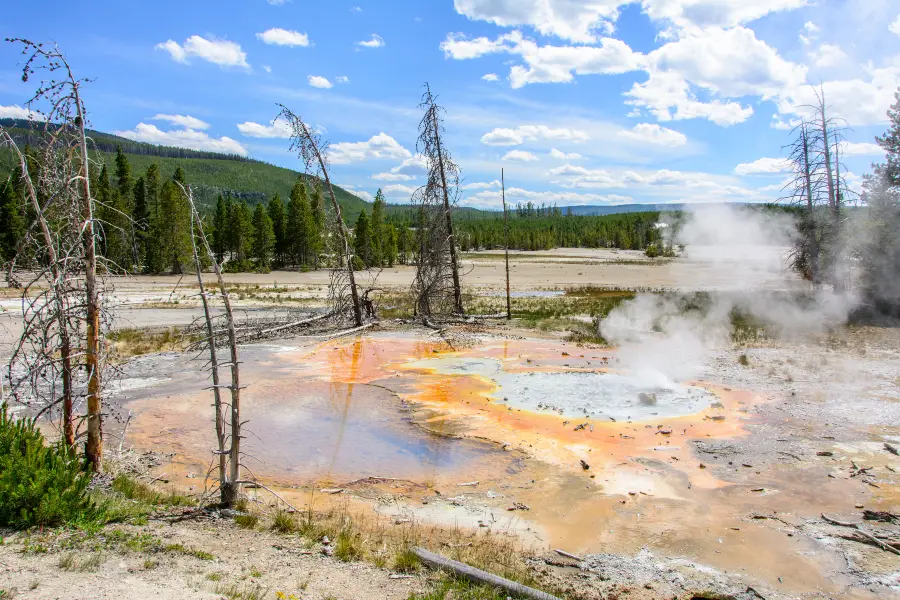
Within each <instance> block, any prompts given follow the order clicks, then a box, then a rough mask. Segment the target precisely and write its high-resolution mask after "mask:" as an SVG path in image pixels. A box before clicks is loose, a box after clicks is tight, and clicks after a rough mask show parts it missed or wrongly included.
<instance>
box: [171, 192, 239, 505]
mask: <svg viewBox="0 0 900 600" xmlns="http://www.w3.org/2000/svg"><path fill="white" fill-rule="evenodd" d="M178 185H179V187H181V189H182V192H183V193H184V194H185V195H186V196H187V199H188V202H189V203H190V205H191V214H192V215H193V216H194V219H195V220H196V222H197V223H198V225H199V227H198V233H199V234H200V241H201V242H203V247H204V248H205V249H206V253H207V255H208V256H209V259H210V262H211V263H212V267H213V271H214V272H215V274H216V281H217V282H218V284H219V293H220V294H221V295H222V302H223V303H224V304H225V327H226V329H227V331H228V347H229V350H230V351H231V362H230V363H229V366H230V368H231V385H230V386H228V387H229V389H230V390H231V422H230V426H231V432H230V437H231V440H230V441H231V446H230V448H229V449H228V450H227V454H228V463H229V464H228V467H229V469H228V470H229V473H228V478H227V481H223V482H222V483H221V488H222V490H221V498H222V503H223V504H226V505H229V506H230V505H231V504H234V503H235V502H236V501H237V499H238V495H239V493H240V480H241V426H242V423H241V381H240V361H239V360H238V349H237V334H236V332H235V327H234V313H233V312H232V310H231V299H230V298H229V296H228V288H227V287H226V286H225V278H224V277H223V276H222V269H221V268H219V263H218V262H216V256H215V253H214V252H213V250H212V247H211V246H210V244H209V240H207V238H206V232H205V231H203V226H202V221H201V219H200V213H199V212H197V206H196V205H195V204H194V197H193V195H192V194H191V190H190V188H188V189H184V187H182V186H181V184H178ZM213 341H214V340H212V339H210V342H213Z"/></svg>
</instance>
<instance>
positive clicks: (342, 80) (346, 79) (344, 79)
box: [334, 75, 350, 83]
mask: <svg viewBox="0 0 900 600" xmlns="http://www.w3.org/2000/svg"><path fill="white" fill-rule="evenodd" d="M334 80H335V81H336V82H337V83H350V78H349V77H347V76H346V75H338V76H337V77H335V78H334Z"/></svg>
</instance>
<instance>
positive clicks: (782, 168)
mask: <svg viewBox="0 0 900 600" xmlns="http://www.w3.org/2000/svg"><path fill="white" fill-rule="evenodd" d="M790 170H791V162H790V161H789V160H786V159H784V158H758V159H756V160H754V161H753V162H749V163H741V164H739V165H738V166H736V167H735V168H734V173H735V175H770V174H774V173H788V172H790Z"/></svg>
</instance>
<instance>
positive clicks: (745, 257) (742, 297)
mask: <svg viewBox="0 0 900 600" xmlns="http://www.w3.org/2000/svg"><path fill="white" fill-rule="evenodd" d="M685 218H686V220H685V222H683V223H682V224H681V226H680V227H673V226H670V227H667V228H665V229H666V231H669V232H672V231H676V233H674V235H675V239H674V240H671V241H672V242H673V243H675V244H681V245H684V254H683V258H682V259H681V260H680V261H679V263H680V264H679V263H675V264H673V265H671V268H673V270H674V272H675V273H676V276H677V277H678V278H679V279H683V281H678V285H677V286H676V287H677V288H679V289H681V290H685V289H694V290H696V289H697V288H696V286H692V285H691V281H692V280H695V278H696V277H697V273H698V270H699V269H707V270H709V269H712V270H715V272H718V273H722V274H724V277H723V279H721V280H720V281H721V282H722V285H717V286H716V287H715V288H714V289H708V290H704V291H708V292H709V294H708V295H706V296H702V297H700V296H688V295H684V294H681V295H676V294H666V295H660V294H640V295H638V296H637V297H636V298H635V299H634V300H631V301H628V302H624V303H622V304H621V305H620V306H618V307H617V308H616V309H614V310H613V311H611V312H610V314H609V315H608V316H607V317H606V318H605V319H604V320H603V321H601V323H600V333H601V334H602V335H603V337H604V338H605V339H606V340H607V341H609V342H610V343H611V344H613V345H614V346H618V348H619V350H618V357H619V362H620V366H621V367H622V368H623V369H627V370H629V371H630V372H631V373H632V374H633V375H634V376H635V377H638V378H640V379H641V380H642V381H643V382H645V383H646V385H647V387H648V388H657V389H669V388H671V387H672V385H673V382H676V381H684V380H686V379H691V378H694V377H696V376H697V375H699V374H700V373H701V372H702V371H703V369H704V366H705V364H706V362H707V359H708V358H709V356H710V354H711V353H712V352H714V351H716V350H720V349H724V348H728V347H729V345H730V344H731V333H732V321H731V318H732V314H733V313H734V312H735V311H736V312H739V313H740V314H743V315H747V316H748V317H750V318H752V319H753V320H755V321H758V322H759V323H760V324H762V325H764V326H765V327H766V331H767V334H768V335H773V336H775V337H777V338H788V339H796V338H798V337H802V336H806V335H811V334H816V333H821V332H823V331H825V330H827V329H828V328H829V327H833V326H835V325H838V324H840V323H842V322H843V321H844V320H846V318H847V315H848V314H849V312H850V310H852V308H853V307H854V305H855V300H854V298H853V297H852V296H851V295H849V294H843V293H835V292H833V291H832V290H830V289H825V288H820V289H813V287H812V286H811V285H810V284H808V283H807V282H805V281H802V280H801V279H800V278H799V277H798V276H797V275H796V273H794V272H793V271H792V270H791V269H790V268H789V251H790V248H791V245H792V242H793V236H794V235H796V228H795V225H794V222H793V219H792V218H791V217H790V216H788V215H786V214H782V213H775V212H771V211H770V212H767V211H762V210H753V209H749V208H746V207H731V206H727V205H716V206H709V207H697V208H695V209H693V210H691V211H690V212H688V213H687V214H686V215H685ZM704 279H711V280H716V278H715V277H713V278H708V277H705V278H704Z"/></svg>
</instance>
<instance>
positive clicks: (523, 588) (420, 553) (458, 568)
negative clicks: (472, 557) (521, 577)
mask: <svg viewBox="0 0 900 600" xmlns="http://www.w3.org/2000/svg"><path fill="white" fill-rule="evenodd" d="M412 552H413V554H415V555H416V556H417V557H418V558H419V560H421V561H422V562H423V563H425V564H426V565H428V566H430V567H432V568H434V569H444V570H445V571H450V572H451V573H453V574H455V575H458V576H460V577H463V578H464V579H468V580H469V581H471V582H472V583H477V584H484V585H492V586H494V587H499V588H501V589H504V590H506V591H507V592H509V593H511V594H516V595H518V596H522V597H524V598H533V599H534V600H560V599H559V598H558V597H557V596H553V595H551V594H548V593H547V592H542V591H540V590H536V589H534V588H530V587H528V586H527V585H522V584H521V583H516V582H515V581H511V580H509V579H505V578H503V577H500V576H498V575H494V574H493V573H488V572H487V571H482V570H481V569H476V568H475V567H470V566H469V565H467V564H465V563H461V562H459V561H456V560H452V559H449V558H444V557H443V556H441V555H439V554H435V553H433V552H429V551H428V550H425V549H423V548H413V549H412Z"/></svg>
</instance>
